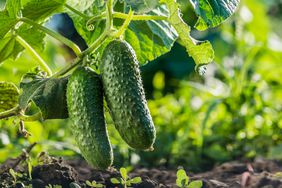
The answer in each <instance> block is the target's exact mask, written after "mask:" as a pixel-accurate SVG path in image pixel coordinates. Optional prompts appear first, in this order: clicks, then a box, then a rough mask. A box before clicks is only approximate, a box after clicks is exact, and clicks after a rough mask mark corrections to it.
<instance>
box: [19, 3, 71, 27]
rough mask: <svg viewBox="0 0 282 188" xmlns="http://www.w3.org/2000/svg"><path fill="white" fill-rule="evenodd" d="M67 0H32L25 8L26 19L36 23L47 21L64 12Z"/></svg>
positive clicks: (23, 12)
mask: <svg viewBox="0 0 282 188" xmlns="http://www.w3.org/2000/svg"><path fill="white" fill-rule="evenodd" d="M65 3H66V0H30V1H28V2H27V3H26V4H25V5H24V7H23V11H22V14H23V16H24V17H26V18H29V19H32V20H34V21H38V22H39V21H45V20H46V19H47V18H48V17H50V16H51V15H53V14H55V13H59V12H63V10H64V9H63V7H64V4H65Z"/></svg>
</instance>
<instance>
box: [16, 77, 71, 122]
mask: <svg viewBox="0 0 282 188" xmlns="http://www.w3.org/2000/svg"><path fill="white" fill-rule="evenodd" d="M67 82H68V77H65V78H59V79H56V78H52V79H49V78H36V79H34V80H32V81H30V82H22V83H21V88H22V89H23V92H22V94H21V96H20V98H19V104H20V107H21V108H22V109H25V108H26V107H27V105H28V103H29V102H30V101H31V100H32V101H33V102H34V103H35V104H36V106H37V107H38V108H39V109H40V111H41V113H42V117H43V119H65V118H68V110H67V103H66V87H67Z"/></svg>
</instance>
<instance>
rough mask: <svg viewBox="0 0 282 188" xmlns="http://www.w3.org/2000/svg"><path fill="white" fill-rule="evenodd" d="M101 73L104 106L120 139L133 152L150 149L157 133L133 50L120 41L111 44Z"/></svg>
mask: <svg viewBox="0 0 282 188" xmlns="http://www.w3.org/2000/svg"><path fill="white" fill-rule="evenodd" d="M100 71H101V75H102V81H103V87H104V92H105V97H106V101H107V105H108V107H109V111H110V114H111V116H112V119H113V121H114V124H115V127H116V129H117V130H118V131H119V133H120V135H121V137H122V138H123V140H124V141H125V142H126V143H127V144H128V145H129V146H131V147H132V148H135V149H142V150H147V149H153V144H154V142H155V137H156V131H155V128H154V123H153V121H152V117H151V115H150V112H149V108H148V106H147V101H146V98H145V93H144V89H143V85H142V79H141V75H140V70H139V64H138V61H137V59H136V55H135V52H134V50H133V49H132V47H131V46H130V45H129V44H128V43H127V42H125V41H121V40H114V41H112V42H110V43H109V44H108V45H107V47H106V48H105V49H104V52H103V55H102V62H101V67H100Z"/></svg>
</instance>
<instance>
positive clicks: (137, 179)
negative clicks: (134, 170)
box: [111, 168, 142, 188]
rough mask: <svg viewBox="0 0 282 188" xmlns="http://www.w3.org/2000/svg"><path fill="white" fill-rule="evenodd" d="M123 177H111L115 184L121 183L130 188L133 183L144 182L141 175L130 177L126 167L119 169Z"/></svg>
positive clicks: (125, 187)
mask: <svg viewBox="0 0 282 188" xmlns="http://www.w3.org/2000/svg"><path fill="white" fill-rule="evenodd" d="M119 172H120V175H121V178H119V179H117V178H111V182H112V183H113V184H121V185H122V186H123V187H124V188H129V187H130V186H131V185H132V184H138V183H141V182H142V179H141V177H134V178H132V179H130V178H129V177H128V174H127V170H126V169H125V168H120V170H119Z"/></svg>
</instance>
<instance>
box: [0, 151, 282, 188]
mask: <svg viewBox="0 0 282 188" xmlns="http://www.w3.org/2000/svg"><path fill="white" fill-rule="evenodd" d="M19 159H24V158H23V155H21V156H20V157H19V158H17V159H9V160H7V161H6V162H5V163H3V164H2V165H0V187H3V188H6V187H7V188H8V187H9V188H10V187H24V186H28V185H32V187H34V188H45V186H47V185H49V184H50V185H60V186H61V187H63V188H68V187H70V184H71V183H76V185H79V186H80V187H87V186H86V184H85V182H86V181H87V180H89V181H92V180H95V181H96V182H98V183H101V184H103V185H105V187H107V188H115V187H121V186H117V185H114V184H112V183H111V181H110V179H111V178H113V177H115V178H119V177H120V175H119V173H118V171H117V170H115V169H114V168H111V169H108V170H106V171H101V170H95V169H93V168H91V167H90V166H89V165H88V164H87V163H86V162H85V161H84V160H82V159H75V160H67V161H65V160H63V159H62V158H53V157H49V158H48V160H44V161H43V164H41V165H38V166H35V167H33V168H32V173H31V178H29V176H28V168H27V165H26V163H25V162H23V161H22V162H19V161H20V160H19ZM9 169H14V171H15V172H17V173H19V174H22V176H21V177H17V181H15V179H14V177H13V176H12V175H11V173H10V172H9ZM176 171H177V169H165V168H158V169H157V168H152V169H147V168H136V169H134V170H133V171H132V172H130V173H129V176H130V177H137V176H140V177H141V178H142V182H141V183H140V184H136V185H133V187H136V188H154V187H176V185H175V181H176ZM279 172H282V164H281V163H279V162H277V161H271V160H263V159H260V160H256V161H254V162H251V163H242V162H228V163H224V164H222V165H219V166H217V167H215V168H214V169H212V170H211V171H208V172H204V173H198V174H192V173H191V172H187V174H189V177H190V179H191V180H202V181H203V188H225V187H228V188H242V187H243V188H260V187H262V188H266V187H267V188H268V187H269V188H282V174H281V173H279Z"/></svg>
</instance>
